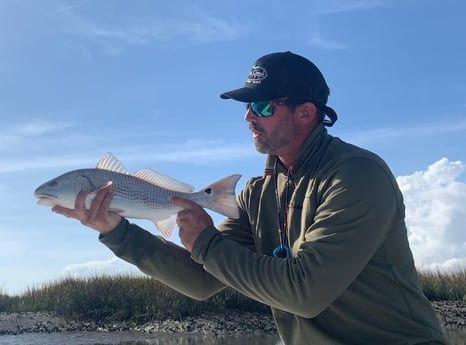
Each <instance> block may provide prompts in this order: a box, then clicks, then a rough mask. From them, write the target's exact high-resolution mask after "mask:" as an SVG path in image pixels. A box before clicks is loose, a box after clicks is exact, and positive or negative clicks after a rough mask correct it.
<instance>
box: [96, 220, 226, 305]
mask: <svg viewBox="0 0 466 345" xmlns="http://www.w3.org/2000/svg"><path fill="white" fill-rule="evenodd" d="M99 240H100V241H101V242H102V243H103V244H104V245H106V246H107V247H108V248H109V249H110V250H111V251H112V252H113V253H114V254H115V255H116V256H118V257H119V258H121V259H123V260H125V261H127V262H129V263H131V264H134V265H136V266H137V267H138V268H139V269H140V270H141V271H142V272H144V273H146V274H148V275H150V276H152V277H154V278H156V279H157V280H159V281H161V282H162V283H164V284H166V285H168V286H169V287H171V288H173V289H175V290H176V291H178V292H180V293H182V294H184V295H187V296H189V297H192V298H194V299H198V300H203V299H206V298H208V297H210V296H212V295H213V294H215V293H217V292H219V291H220V290H222V289H223V288H224V287H225V285H224V284H223V283H221V282H220V281H218V280H217V279H216V278H215V277H214V276H212V275H211V274H210V273H208V272H206V271H205V270H204V268H203V267H202V265H200V264H198V263H196V262H195V261H193V260H192V259H191V256H190V254H189V252H188V251H186V250H185V249H184V248H182V247H180V246H178V245H177V244H175V243H173V242H170V241H166V240H165V239H164V238H162V237H160V236H155V235H153V234H152V233H150V232H149V231H146V230H144V229H142V228H140V227H139V226H137V225H135V224H131V223H129V222H128V220H126V219H125V218H123V219H122V221H121V222H120V224H119V225H118V226H117V227H116V228H115V230H113V231H112V232H110V233H109V234H108V235H106V236H100V237H99Z"/></svg>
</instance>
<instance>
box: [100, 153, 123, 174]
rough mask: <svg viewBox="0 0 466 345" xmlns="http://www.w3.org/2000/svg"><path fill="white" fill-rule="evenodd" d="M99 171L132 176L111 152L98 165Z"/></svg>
mask: <svg viewBox="0 0 466 345" xmlns="http://www.w3.org/2000/svg"><path fill="white" fill-rule="evenodd" d="M96 168H97V169H103V170H110V171H114V172H118V173H120V174H126V175H130V172H129V171H128V170H127V169H126V168H125V167H124V165H123V164H121V162H120V161H119V160H118V159H117V158H116V157H115V156H114V155H113V154H112V153H110V152H108V153H106V154H105V155H104V156H103V157H102V158H101V159H100V161H99V162H98V163H97V166H96Z"/></svg>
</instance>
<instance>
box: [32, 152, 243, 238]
mask: <svg viewBox="0 0 466 345" xmlns="http://www.w3.org/2000/svg"><path fill="white" fill-rule="evenodd" d="M240 178H241V175H240V174H233V175H230V176H227V177H225V178H223V179H221V180H219V181H217V182H214V183H212V184H210V185H208V186H207V187H205V188H203V189H201V190H199V191H197V192H194V187H193V186H191V185H189V184H186V183H184V182H180V181H177V180H175V179H173V178H171V177H169V176H167V175H164V174H161V173H159V172H157V171H155V170H152V169H142V170H139V171H137V172H136V173H134V174H131V173H130V172H129V171H128V170H127V169H126V168H125V167H124V165H123V164H122V163H121V162H120V161H119V160H118V159H117V158H116V157H115V156H114V155H113V154H112V153H110V152H108V153H106V154H105V155H104V156H103V157H102V158H101V159H100V160H99V162H98V163H97V165H96V167H95V168H87V169H77V170H71V171H68V172H65V173H64V174H62V175H60V176H57V177H55V178H52V179H51V180H49V181H47V182H45V183H43V184H42V185H40V186H39V187H37V188H36V189H35V190H34V196H35V197H36V200H37V203H38V204H39V205H42V206H48V207H53V206H55V205H60V206H63V207H66V208H70V209H74V207H75V200H76V196H77V194H78V193H79V192H80V191H81V190H89V191H90V193H89V195H88V196H87V198H86V200H85V206H86V208H87V209H89V208H90V205H91V202H92V200H93V199H94V197H95V195H96V193H97V192H98V190H99V189H100V188H102V187H103V186H105V185H106V184H108V183H111V184H112V189H113V193H114V196H113V200H112V202H111V204H110V207H109V210H110V211H113V212H116V213H118V214H119V215H121V216H122V217H127V218H135V219H146V220H150V221H152V222H153V223H154V225H155V227H156V228H157V229H158V230H159V231H160V233H161V234H162V235H163V236H164V237H167V238H168V237H170V236H171V235H172V233H173V230H174V229H175V227H176V217H174V215H175V214H177V213H178V212H179V211H180V210H181V208H180V207H179V206H175V205H172V204H170V203H169V201H168V200H169V198H170V197H172V196H175V197H180V198H184V199H188V200H191V201H193V202H195V203H196V204H198V205H199V206H201V207H203V208H207V209H210V210H212V211H214V212H217V213H220V214H222V215H224V216H226V217H229V218H234V219H236V218H238V217H239V209H238V206H237V203H236V195H235V188H236V184H237V182H238V180H239V179H240Z"/></svg>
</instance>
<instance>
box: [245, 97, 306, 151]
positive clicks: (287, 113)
mask: <svg viewBox="0 0 466 345" xmlns="http://www.w3.org/2000/svg"><path fill="white" fill-rule="evenodd" d="M278 101H282V100H278ZM274 102H275V103H274ZM253 108H254V107H251V106H250V105H248V109H247V111H246V114H245V119H246V121H248V123H249V129H250V130H251V132H252V137H253V139H254V144H255V146H256V150H257V151H258V152H260V153H265V154H272V155H280V153H281V152H282V151H283V150H286V148H287V146H289V145H291V144H292V143H293V142H294V140H295V138H296V136H297V133H299V128H298V127H297V124H296V122H295V120H294V116H293V111H292V110H291V109H290V108H289V107H288V106H287V105H286V104H284V103H280V102H278V103H276V101H271V109H272V111H273V113H272V115H270V116H267V117H260V116H257V115H255V113H254V111H253Z"/></svg>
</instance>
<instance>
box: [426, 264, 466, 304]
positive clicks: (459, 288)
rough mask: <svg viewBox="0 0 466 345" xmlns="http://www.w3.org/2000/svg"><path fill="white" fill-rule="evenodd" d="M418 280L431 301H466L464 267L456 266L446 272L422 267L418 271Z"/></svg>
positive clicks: (465, 272) (465, 274)
mask: <svg viewBox="0 0 466 345" xmlns="http://www.w3.org/2000/svg"><path fill="white" fill-rule="evenodd" d="M419 280H420V282H421V285H422V289H423V291H424V294H425V295H426V296H427V298H428V299H429V300H431V301H448V300H450V301H458V300H460V301H464V302H466V267H456V268H453V269H451V270H449V271H448V272H445V271H442V270H439V269H436V270H435V269H430V270H427V269H424V270H421V271H420V272H419Z"/></svg>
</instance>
